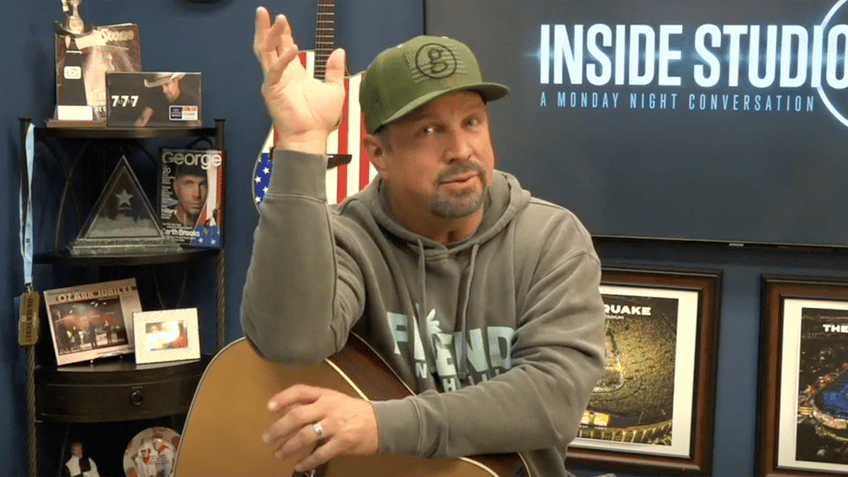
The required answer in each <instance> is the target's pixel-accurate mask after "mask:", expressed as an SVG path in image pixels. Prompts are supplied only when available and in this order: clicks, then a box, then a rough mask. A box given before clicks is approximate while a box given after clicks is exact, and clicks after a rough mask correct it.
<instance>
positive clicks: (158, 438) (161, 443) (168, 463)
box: [153, 434, 174, 477]
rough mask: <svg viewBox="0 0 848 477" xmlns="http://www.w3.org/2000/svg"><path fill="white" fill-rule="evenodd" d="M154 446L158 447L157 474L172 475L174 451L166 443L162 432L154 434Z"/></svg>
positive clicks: (161, 476)
mask: <svg viewBox="0 0 848 477" xmlns="http://www.w3.org/2000/svg"><path fill="white" fill-rule="evenodd" d="M153 447H154V448H155V449H156V476H157V477H170V475H171V467H172V466H173V463H174V451H173V450H172V449H171V448H170V447H169V446H168V445H167V444H165V439H163V438H162V435H161V434H155V435H154V436H153Z"/></svg>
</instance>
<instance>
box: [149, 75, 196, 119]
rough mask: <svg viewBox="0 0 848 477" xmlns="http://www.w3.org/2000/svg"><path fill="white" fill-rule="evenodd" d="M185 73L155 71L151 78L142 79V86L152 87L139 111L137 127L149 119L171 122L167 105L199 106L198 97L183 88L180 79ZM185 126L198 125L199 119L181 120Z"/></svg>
mask: <svg viewBox="0 0 848 477" xmlns="http://www.w3.org/2000/svg"><path fill="white" fill-rule="evenodd" d="M184 77H185V73H156V75H154V76H153V78H151V79H145V80H144V86H145V87H146V88H149V89H152V90H153V91H151V93H152V94H150V95H148V97H149V100H148V103H147V106H145V108H144V109H143V110H142V111H141V115H140V116H139V118H138V119H136V122H135V125H136V126H137V127H143V126H147V125H148V124H149V123H150V122H151V120H152V121H153V123H154V124H156V125H160V126H161V125H163V124H169V123H171V122H172V121H171V116H170V112H169V107H170V106H171V105H177V106H200V102H199V100H198V98H196V97H195V96H194V95H193V94H191V93H190V92H188V91H185V90H183V88H182V85H181V81H182V80H183V78H184ZM181 124H183V125H185V126H199V125H200V121H181Z"/></svg>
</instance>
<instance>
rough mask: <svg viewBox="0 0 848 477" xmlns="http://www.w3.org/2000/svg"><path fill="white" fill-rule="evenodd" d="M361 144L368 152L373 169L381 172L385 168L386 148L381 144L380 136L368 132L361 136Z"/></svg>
mask: <svg viewBox="0 0 848 477" xmlns="http://www.w3.org/2000/svg"><path fill="white" fill-rule="evenodd" d="M362 145H363V146H364V147H365V151H366V152H367V153H368V157H369V158H370V159H371V164H373V165H374V169H377V172H379V173H380V174H382V173H383V171H384V170H385V169H386V148H385V147H384V146H383V143H382V141H380V138H378V137H377V136H374V135H372V134H368V135H366V136H365V137H363V138H362Z"/></svg>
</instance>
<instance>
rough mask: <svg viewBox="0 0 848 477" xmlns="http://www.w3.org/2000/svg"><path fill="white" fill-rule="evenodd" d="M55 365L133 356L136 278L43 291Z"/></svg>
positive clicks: (137, 306) (137, 308) (138, 303)
mask: <svg viewBox="0 0 848 477" xmlns="http://www.w3.org/2000/svg"><path fill="white" fill-rule="evenodd" d="M44 303H45V305H46V306H47V315H48V317H49V319H48V320H47V321H48V322H49V323H50V335H51V336H52V337H53V347H54V350H55V351H56V364H59V365H63V364H70V363H77V362H80V361H88V360H92V359H96V358H103V357H106V356H116V355H121V354H127V353H132V352H133V349H134V345H133V343H134V341H133V339H134V337H133V328H132V323H133V313H135V312H139V311H141V300H140V298H139V295H138V287H137V286H136V282H135V278H127V279H124V280H115V281H109V282H100V283H91V284H87V285H79V286H74V287H66V288H56V289H54V290H45V291H44Z"/></svg>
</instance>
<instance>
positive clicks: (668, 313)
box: [568, 267, 721, 475]
mask: <svg viewBox="0 0 848 477" xmlns="http://www.w3.org/2000/svg"><path fill="white" fill-rule="evenodd" d="M720 282H721V275H720V272H717V271H689V270H687V271H682V270H679V271H674V270H641V269H626V268H606V267H605V268H604V269H603V276H602V280H601V295H602V297H603V299H604V307H605V310H606V314H607V325H606V353H607V368H606V373H605V375H604V376H603V378H601V380H600V381H599V382H598V384H597V385H596V386H595V390H594V392H593V394H592V397H591V398H590V400H589V405H588V407H587V409H586V411H585V413H584V415H583V421H582V423H581V425H580V429H579V430H578V433H577V438H576V439H575V440H574V441H573V442H572V443H571V445H570V447H569V451H568V460H569V461H571V463H572V465H580V466H584V467H597V468H602V469H608V470H621V471H625V470H626V471H639V472H645V473H650V474H659V473H665V472H674V473H675V474H686V475H708V474H709V473H710V466H711V463H712V439H713V419H712V413H713V409H714V400H715V375H716V371H715V367H716V359H715V348H716V340H717V336H718V309H719V294H720Z"/></svg>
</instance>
